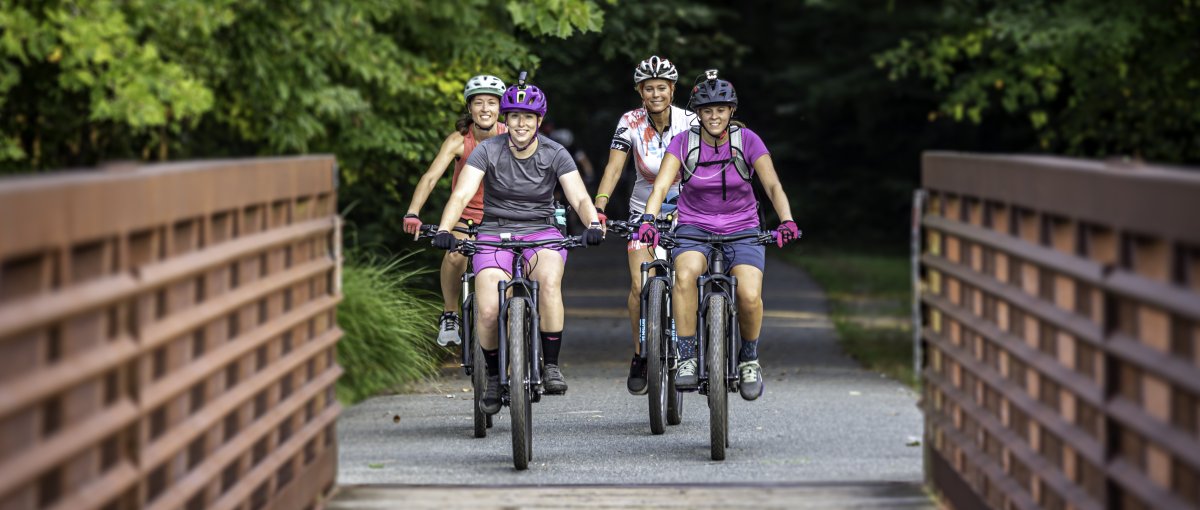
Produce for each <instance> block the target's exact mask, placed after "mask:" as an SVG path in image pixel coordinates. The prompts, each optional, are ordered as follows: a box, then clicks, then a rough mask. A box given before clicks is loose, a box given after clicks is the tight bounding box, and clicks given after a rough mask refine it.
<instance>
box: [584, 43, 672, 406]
mask: <svg viewBox="0 0 1200 510" xmlns="http://www.w3.org/2000/svg"><path fill="white" fill-rule="evenodd" d="M678 79H679V71H678V70H676V69H675V66H674V65H673V64H671V61H670V60H667V59H665V58H659V57H658V56H657V55H654V56H651V57H650V58H648V59H646V60H643V61H641V63H639V64H638V65H637V67H636V68H634V70H633V85H634V90H635V91H637V93H638V95H639V96H640V97H641V100H642V106H641V108H637V109H634V110H631V111H628V112H625V114H624V115H621V120H619V121H618V122H617V130H616V132H615V133H614V134H613V139H612V145H611V146H610V148H609V151H608V164H606V165H605V166H604V177H603V178H602V179H601V180H600V187H599V188H598V189H597V194H596V209H597V210H598V211H600V216H601V219H602V221H603V219H605V217H604V209H605V207H607V206H608V195H609V194H610V193H612V192H613V189H615V188H616V187H617V182H618V181H619V180H620V179H621V170H622V169H623V168H624V167H625V161H626V160H627V159H628V157H629V154H631V153H632V154H633V166H634V169H635V170H636V174H637V177H636V179H637V180H636V182H635V183H634V185H633V193H632V195H631V196H630V197H629V216H628V218H630V219H631V220H636V219H638V218H641V217H642V213H643V212H644V210H645V208H646V199H647V198H649V196H650V190H651V189H652V188H653V187H654V184H653V183H654V177H655V176H656V175H658V167H659V165H660V164H661V163H662V160H663V156H664V155H666V153H667V145H668V144H670V143H671V139H672V138H673V137H674V136H675V135H676V134H679V133H682V132H685V131H687V130H688V128H689V127H690V126H691V125H692V124H694V120H695V116H694V115H693V114H691V113H690V112H688V111H687V110H684V109H683V108H679V107H678V106H675V105H673V104H671V102H672V101H673V100H674V98H675V82H676V81H677V80H678ZM675 189H676V186H675V185H674V184H672V186H671V190H672V191H674V190H675ZM625 251H626V252H627V254H628V259H629V297H628V299H627V302H626V305H627V306H628V307H629V325H630V329H631V330H632V332H633V360H632V361H631V362H630V364H629V379H628V381H626V385H627V387H628V389H629V392H630V393H632V394H634V395H644V394H645V393H646V359H645V358H643V357H642V355H641V352H640V348H641V345H640V342H639V341H638V340H639V338H638V337H639V327H638V319H639V318H640V317H641V304H642V300H641V294H642V271H641V267H642V263H643V262H649V261H650V260H653V259H654V250H653V249H652V248H650V247H648V246H646V245H644V244H643V243H641V242H640V241H638V240H634V241H630V242H629V244H628V245H627V246H626V248H625Z"/></svg>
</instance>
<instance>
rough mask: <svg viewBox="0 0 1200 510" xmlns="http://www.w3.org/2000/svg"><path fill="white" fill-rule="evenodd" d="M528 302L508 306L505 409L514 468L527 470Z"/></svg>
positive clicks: (529, 450) (530, 425) (529, 421)
mask: <svg viewBox="0 0 1200 510" xmlns="http://www.w3.org/2000/svg"><path fill="white" fill-rule="evenodd" d="M527 305H528V302H527V301H525V300H524V299H520V298H517V299H513V300H512V301H509V304H508V333H507V335H506V338H507V339H508V395H509V404H508V410H509V413H510V415H511V416H512V451H513V466H514V467H516V468H517V469H528V468H529V459H530V457H532V455H531V454H532V452H533V423H532V421H533V415H532V413H531V410H530V408H529V404H530V402H529V401H530V387H529V360H528V356H529V350H528V347H529V345H528V336H529V332H528V328H527V323H526V319H525V316H526V314H527V313H528V310H527Z"/></svg>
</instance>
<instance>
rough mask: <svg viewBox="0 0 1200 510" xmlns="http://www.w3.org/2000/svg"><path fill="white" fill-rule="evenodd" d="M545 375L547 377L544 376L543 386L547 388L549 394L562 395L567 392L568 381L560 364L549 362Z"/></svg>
mask: <svg viewBox="0 0 1200 510" xmlns="http://www.w3.org/2000/svg"><path fill="white" fill-rule="evenodd" d="M543 375H544V376H545V377H542V387H543V388H545V389H546V394H547V395H562V394H564V393H566V392H567V381H565V380H564V379H563V375H562V371H561V370H559V369H558V365H551V364H547V365H546V370H545V373H544V374H543Z"/></svg>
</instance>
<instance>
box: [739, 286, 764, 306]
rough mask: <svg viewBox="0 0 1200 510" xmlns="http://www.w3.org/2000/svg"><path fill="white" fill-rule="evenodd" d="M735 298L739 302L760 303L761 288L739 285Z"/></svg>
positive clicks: (747, 303)
mask: <svg viewBox="0 0 1200 510" xmlns="http://www.w3.org/2000/svg"><path fill="white" fill-rule="evenodd" d="M737 298H738V302H739V303H744V304H746V305H758V304H761V303H762V289H759V288H757V287H749V286H746V287H743V286H739V287H738V289H737Z"/></svg>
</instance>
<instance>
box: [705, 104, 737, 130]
mask: <svg viewBox="0 0 1200 510" xmlns="http://www.w3.org/2000/svg"><path fill="white" fill-rule="evenodd" d="M735 110H737V107H735V106H732V105H728V104H716V105H712V106H704V107H701V108H700V109H699V110H697V111H696V113H697V114H699V116H700V125H702V126H704V130H705V131H708V134H710V135H712V136H721V133H722V132H723V131H725V128H726V127H729V119H731V118H733V112H734V111H735Z"/></svg>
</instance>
